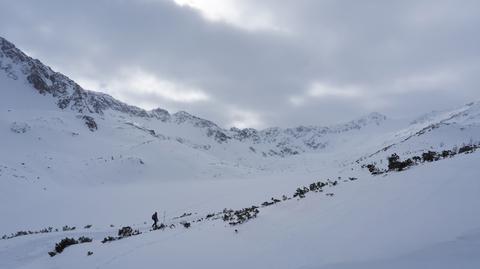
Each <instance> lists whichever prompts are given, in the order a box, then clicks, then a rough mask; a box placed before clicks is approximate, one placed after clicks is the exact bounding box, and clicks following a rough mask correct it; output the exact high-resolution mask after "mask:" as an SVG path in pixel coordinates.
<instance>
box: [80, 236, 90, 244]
mask: <svg viewBox="0 0 480 269" xmlns="http://www.w3.org/2000/svg"><path fill="white" fill-rule="evenodd" d="M92 241H93V239H92V238H90V237H85V236H81V237H79V238H78V242H79V243H90V242H92Z"/></svg>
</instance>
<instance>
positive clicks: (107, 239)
mask: <svg viewBox="0 0 480 269" xmlns="http://www.w3.org/2000/svg"><path fill="white" fill-rule="evenodd" d="M115 240H117V238H115V237H113V236H107V237H105V238H103V240H102V243H104V244H105V243H107V242H112V241H115Z"/></svg>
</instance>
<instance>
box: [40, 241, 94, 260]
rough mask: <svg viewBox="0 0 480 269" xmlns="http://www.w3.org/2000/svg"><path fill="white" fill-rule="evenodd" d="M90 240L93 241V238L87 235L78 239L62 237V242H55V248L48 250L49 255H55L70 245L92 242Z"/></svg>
mask: <svg viewBox="0 0 480 269" xmlns="http://www.w3.org/2000/svg"><path fill="white" fill-rule="evenodd" d="M90 242H92V239H91V238H88V237H85V236H82V237H80V238H78V240H75V238H68V237H66V238H64V239H62V240H61V241H60V242H58V243H57V244H55V250H54V251H50V252H48V255H50V257H53V256H55V255H58V254H60V253H62V252H63V251H64V250H65V248H67V247H69V246H72V245H76V244H83V243H90Z"/></svg>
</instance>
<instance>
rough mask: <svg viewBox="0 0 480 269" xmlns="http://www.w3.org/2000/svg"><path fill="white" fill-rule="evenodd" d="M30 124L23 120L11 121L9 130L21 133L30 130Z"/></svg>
mask: <svg viewBox="0 0 480 269" xmlns="http://www.w3.org/2000/svg"><path fill="white" fill-rule="evenodd" d="M30 129H31V128H30V126H29V125H28V124H26V123H24V122H16V121H15V122H13V123H12V124H11V125H10V130H11V131H12V132H14V133H17V134H23V133H26V132H28V131H29V130H30Z"/></svg>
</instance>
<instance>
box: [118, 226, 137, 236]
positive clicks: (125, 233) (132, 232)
mask: <svg viewBox="0 0 480 269" xmlns="http://www.w3.org/2000/svg"><path fill="white" fill-rule="evenodd" d="M139 234H140V231H139V230H133V229H132V227H130V226H126V227H122V229H120V230H118V237H119V238H118V239H122V238H124V237H129V236H132V235H139Z"/></svg>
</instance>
